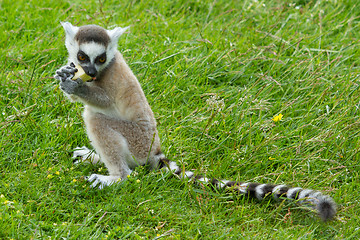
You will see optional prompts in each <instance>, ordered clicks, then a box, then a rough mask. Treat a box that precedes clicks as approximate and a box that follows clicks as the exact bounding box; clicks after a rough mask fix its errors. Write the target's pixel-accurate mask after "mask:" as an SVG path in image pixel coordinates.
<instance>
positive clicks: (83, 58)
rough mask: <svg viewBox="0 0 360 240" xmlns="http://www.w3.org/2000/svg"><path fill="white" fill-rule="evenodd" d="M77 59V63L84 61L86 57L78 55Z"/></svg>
mask: <svg viewBox="0 0 360 240" xmlns="http://www.w3.org/2000/svg"><path fill="white" fill-rule="evenodd" d="M78 59H79V61H85V60H86V57H85V56H84V55H81V54H79V55H78Z"/></svg>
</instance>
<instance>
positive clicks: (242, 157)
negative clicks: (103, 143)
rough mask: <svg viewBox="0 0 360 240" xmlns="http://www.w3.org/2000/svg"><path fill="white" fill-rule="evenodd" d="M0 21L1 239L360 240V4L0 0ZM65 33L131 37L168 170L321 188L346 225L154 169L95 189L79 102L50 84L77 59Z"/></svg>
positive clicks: (127, 46) (131, 57)
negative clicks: (83, 159)
mask: <svg viewBox="0 0 360 240" xmlns="http://www.w3.org/2000/svg"><path fill="white" fill-rule="evenodd" d="M0 19H1V20H0V46H1V48H0V51H1V54H0V64H1V71H0V76H1V84H0V106H1V114H0V118H1V123H0V129H1V132H0V134H1V138H0V151H1V153H0V239H127V238H128V239H159V238H163V239H358V238H360V220H359V216H360V207H359V204H360V202H359V199H360V196H359V187H360V179H359V170H360V165H359V163H360V153H359V151H360V119H359V116H360V89H359V84H360V81H359V69H360V42H359V40H360V3H359V2H358V1H357V0H348V1H340V0H339V1H338V0H328V1H325V0H323V1H320V0H319V1H315V0H294V1H292V3H289V1H281V0H243V1H241V0H238V1H231V0H218V1H207V0H189V1H184V0H180V1H165V0H152V1H141V0H139V1H136V0H134V1H127V0H126V1H87V0H83V1H76V0H75V1H72V2H70V1H61V0H60V1H50V0H44V1H38V0H33V1H24V0H19V1H9V0H3V1H0ZM60 21H70V22H72V23H73V24H75V25H84V24H98V25H100V26H102V27H105V28H113V27H115V26H122V27H124V26H131V28H130V31H128V33H127V34H124V35H123V36H122V37H121V39H120V41H119V49H120V51H121V52H122V53H123V55H124V57H125V58H126V60H127V62H128V63H129V65H130V67H131V68H132V69H133V71H134V73H135V74H136V75H137V76H138V79H139V81H140V83H141V84H142V86H143V89H144V92H145V94H146V96H147V98H148V101H149V103H150V105H151V106H152V108H153V111H154V113H155V116H156V119H157V121H158V127H159V133H160V136H161V141H162V146H163V147H162V148H163V151H164V153H166V155H167V156H168V157H169V158H170V159H172V160H176V161H177V162H178V163H179V164H181V165H183V166H184V167H186V168H188V169H196V172H197V173H202V174H206V175H207V176H209V177H218V178H227V179H233V180H238V181H257V182H261V183H267V182H272V183H278V184H282V183H286V184H289V185H292V186H301V187H304V188H312V189H316V190H321V191H322V192H324V193H326V194H329V195H330V196H332V197H333V198H334V199H335V201H336V202H337V203H338V214H337V216H336V218H335V219H334V220H333V221H331V222H326V223H323V222H321V221H319V218H318V217H317V216H316V214H314V213H313V212H310V211H308V210H305V209H303V208H301V207H299V206H298V205H296V204H293V203H290V202H282V203H274V202H271V201H264V202H257V201H253V200H248V199H244V198H241V197H239V196H234V195H228V194H226V193H224V192H216V191H215V192H213V191H211V190H210V189H209V187H207V186H203V187H200V186H196V185H193V184H191V183H187V182H183V181H179V180H177V179H176V178H174V177H171V176H169V175H167V174H164V173H162V172H160V171H158V172H151V173H148V172H147V171H146V169H143V168H138V169H137V170H136V174H134V175H133V176H131V178H130V179H129V180H128V181H126V182H123V183H120V184H117V185H114V186H111V187H107V188H105V189H103V190H101V191H100V190H97V189H92V188H90V187H89V184H88V183H87V182H86V181H85V180H84V176H86V175H89V174H91V173H95V172H96V173H103V174H106V169H105V167H104V166H102V165H95V166H91V165H88V164H80V165H73V164H72V160H71V158H70V156H71V153H72V149H73V148H75V147H76V146H83V145H85V146H88V147H90V144H89V141H88V139H87V136H86V134H85V131H84V127H83V122H82V117H81V112H82V105H81V104H78V103H71V102H70V101H68V100H67V99H66V98H65V97H64V96H63V94H62V92H61V91H60V89H59V87H58V83H57V81H56V80H55V79H54V78H53V75H54V72H55V70H56V69H58V68H59V67H61V66H62V65H64V64H65V63H66V58H67V53H66V49H65V46H64V32H63V29H62V27H61V26H60V24H59V22H60ZM279 114H282V115H283V117H282V119H281V120H280V121H277V122H275V121H273V117H274V116H277V115H279Z"/></svg>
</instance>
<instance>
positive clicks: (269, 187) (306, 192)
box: [160, 158, 336, 221]
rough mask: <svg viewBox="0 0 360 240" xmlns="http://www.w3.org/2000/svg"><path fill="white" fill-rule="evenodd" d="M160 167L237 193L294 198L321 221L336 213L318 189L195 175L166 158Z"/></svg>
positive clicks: (334, 204)
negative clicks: (314, 211)
mask: <svg viewBox="0 0 360 240" xmlns="http://www.w3.org/2000/svg"><path fill="white" fill-rule="evenodd" d="M160 168H164V169H167V170H168V171H172V172H173V173H174V174H176V175H177V176H179V178H188V179H193V180H194V181H195V182H198V183H203V184H211V185H212V186H214V187H216V188H218V189H225V190H230V191H232V192H236V193H238V194H241V195H244V196H247V197H252V198H256V199H258V200H263V199H265V198H267V197H272V198H273V199H275V200H280V199H289V200H295V201H297V203H299V204H300V205H303V206H307V207H309V208H311V209H314V210H316V212H317V213H318V214H319V216H320V218H321V219H322V220H323V221H328V220H331V219H332V218H333V217H334V216H335V214H336V203H335V202H334V200H333V199H332V198H331V197H329V196H327V195H324V194H322V193H321V192H319V191H315V190H311V189H303V188H300V187H288V186H286V185H273V184H260V183H252V182H235V181H229V180H218V179H209V178H207V177H203V176H200V175H195V174H194V172H192V171H185V172H184V171H182V169H181V168H180V167H179V166H178V165H177V164H176V162H173V161H169V160H168V159H166V158H161V159H160Z"/></svg>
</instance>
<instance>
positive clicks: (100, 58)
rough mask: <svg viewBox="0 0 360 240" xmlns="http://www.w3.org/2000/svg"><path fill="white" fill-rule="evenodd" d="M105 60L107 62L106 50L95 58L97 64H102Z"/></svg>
mask: <svg viewBox="0 0 360 240" xmlns="http://www.w3.org/2000/svg"><path fill="white" fill-rule="evenodd" d="M105 62H106V52H104V53H103V54H101V55H99V56H97V57H96V58H95V63H96V64H99V65H101V64H104V63H105Z"/></svg>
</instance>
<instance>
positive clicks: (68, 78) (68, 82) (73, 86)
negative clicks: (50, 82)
mask: <svg viewBox="0 0 360 240" xmlns="http://www.w3.org/2000/svg"><path fill="white" fill-rule="evenodd" d="M77 71H78V70H77V69H76V68H75V65H74V63H70V65H69V66H64V67H62V68H60V69H59V70H57V71H56V74H55V78H56V79H58V80H60V88H61V90H63V91H64V92H65V93H67V94H76V93H77V92H78V91H79V90H80V88H81V86H82V85H84V82H83V81H82V80H81V79H76V80H72V78H73V77H74V75H75V73H76V72H77Z"/></svg>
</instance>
